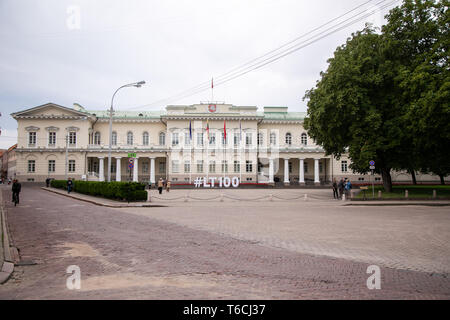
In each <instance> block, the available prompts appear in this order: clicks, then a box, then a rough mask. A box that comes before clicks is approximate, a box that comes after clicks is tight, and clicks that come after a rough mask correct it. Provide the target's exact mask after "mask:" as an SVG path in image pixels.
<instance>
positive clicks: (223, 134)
mask: <svg viewBox="0 0 450 320" xmlns="http://www.w3.org/2000/svg"><path fill="white" fill-rule="evenodd" d="M222 145H223V146H226V145H227V139H225V133H224V132H222Z"/></svg>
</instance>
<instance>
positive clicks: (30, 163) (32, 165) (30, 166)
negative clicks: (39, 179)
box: [28, 160, 36, 172]
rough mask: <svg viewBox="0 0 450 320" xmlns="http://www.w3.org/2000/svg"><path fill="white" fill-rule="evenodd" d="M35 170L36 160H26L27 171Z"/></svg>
mask: <svg viewBox="0 0 450 320" xmlns="http://www.w3.org/2000/svg"><path fill="white" fill-rule="evenodd" d="M35 171H36V161H35V160H28V172H35Z"/></svg>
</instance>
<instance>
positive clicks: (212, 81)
mask: <svg viewBox="0 0 450 320" xmlns="http://www.w3.org/2000/svg"><path fill="white" fill-rule="evenodd" d="M213 101H214V78H211V103H212V102H213Z"/></svg>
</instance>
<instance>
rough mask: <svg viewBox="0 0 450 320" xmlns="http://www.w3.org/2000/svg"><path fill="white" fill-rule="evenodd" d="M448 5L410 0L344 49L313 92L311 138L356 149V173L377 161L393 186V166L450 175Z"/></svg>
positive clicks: (335, 149)
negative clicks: (378, 28)
mask: <svg viewBox="0 0 450 320" xmlns="http://www.w3.org/2000/svg"><path fill="white" fill-rule="evenodd" d="M446 3H447V4H448V1H421V0H415V1H413V0H405V1H404V3H403V4H402V6H401V7H399V8H395V9H393V10H392V11H391V12H390V14H389V15H388V16H387V18H388V24H387V25H386V26H384V27H383V29H382V33H381V34H377V33H376V32H375V31H374V30H373V29H372V28H370V27H366V28H365V29H364V30H362V31H360V32H356V33H355V34H353V35H352V37H351V38H349V39H348V40H347V42H346V43H345V44H344V45H342V46H340V47H339V48H337V50H336V51H335V53H334V57H333V58H331V59H330V60H329V61H328V62H329V67H328V69H327V71H326V72H323V73H321V79H320V81H318V82H317V84H316V87H315V88H313V89H311V90H309V91H307V93H306V95H305V98H306V99H308V117H307V119H306V120H305V127H306V128H307V130H308V133H309V134H310V136H311V137H312V138H314V139H315V140H316V142H317V143H319V144H321V145H322V146H323V147H324V149H325V150H326V152H327V154H332V155H334V156H336V157H338V158H339V157H340V156H341V155H342V153H344V152H348V154H349V157H350V159H351V160H352V166H351V168H352V169H353V170H355V171H356V172H360V173H366V172H367V171H368V161H369V160H372V159H373V160H375V161H376V167H377V172H378V173H381V175H382V178H383V185H384V188H385V189H386V190H387V191H391V189H392V182H391V176H390V172H391V169H396V170H408V171H409V172H414V170H419V169H421V170H422V171H432V172H434V173H437V174H439V175H440V176H441V179H443V178H442V177H443V176H445V175H446V174H448V165H447V164H446V163H448V160H445V159H446V158H447V159H448V157H447V155H448V149H449V148H448V147H447V146H449V140H448V139H449V128H450V126H449V125H448V124H449V120H450V119H449V109H448V101H449V91H448V90H449V81H448V80H449V78H448V71H449V69H448V44H449V42H448V41H449V35H448V32H449V25H448V24H449V20H448V5H446ZM444 149H445V150H444Z"/></svg>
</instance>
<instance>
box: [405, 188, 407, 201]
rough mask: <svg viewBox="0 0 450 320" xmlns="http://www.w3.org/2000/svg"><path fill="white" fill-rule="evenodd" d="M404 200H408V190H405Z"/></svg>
mask: <svg viewBox="0 0 450 320" xmlns="http://www.w3.org/2000/svg"><path fill="white" fill-rule="evenodd" d="M405 198H406V199H408V190H405Z"/></svg>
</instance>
